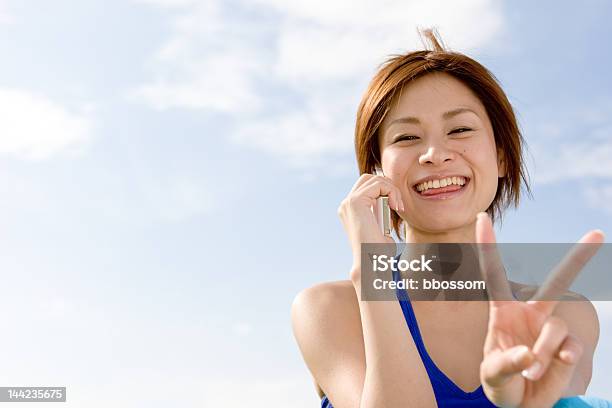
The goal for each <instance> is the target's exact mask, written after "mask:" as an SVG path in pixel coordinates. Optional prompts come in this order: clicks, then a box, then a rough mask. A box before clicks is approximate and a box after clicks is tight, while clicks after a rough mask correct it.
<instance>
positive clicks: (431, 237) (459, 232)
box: [406, 220, 476, 244]
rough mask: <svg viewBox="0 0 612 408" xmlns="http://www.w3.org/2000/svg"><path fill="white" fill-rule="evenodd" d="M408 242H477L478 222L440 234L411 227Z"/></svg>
mask: <svg viewBox="0 0 612 408" xmlns="http://www.w3.org/2000/svg"><path fill="white" fill-rule="evenodd" d="M406 242H407V243H411V244H415V243H459V242H470V243H471V242H476V221H475V220H474V222H472V223H470V224H468V225H463V226H461V227H459V228H455V229H450V230H445V231H439V232H436V231H433V232H432V231H424V230H420V229H417V228H414V227H410V226H409V227H408V230H407V233H406Z"/></svg>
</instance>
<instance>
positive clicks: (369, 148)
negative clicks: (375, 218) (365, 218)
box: [355, 29, 531, 237]
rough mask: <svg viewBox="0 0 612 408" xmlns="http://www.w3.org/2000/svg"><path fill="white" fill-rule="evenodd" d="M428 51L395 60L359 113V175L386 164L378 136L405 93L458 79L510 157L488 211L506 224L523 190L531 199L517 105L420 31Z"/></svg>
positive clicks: (430, 33)
mask: <svg viewBox="0 0 612 408" xmlns="http://www.w3.org/2000/svg"><path fill="white" fill-rule="evenodd" d="M420 34H421V35H422V38H423V39H424V42H428V43H429V46H428V47H427V44H426V48H433V49H432V50H421V51H414V52H409V53H406V54H396V55H391V56H390V58H389V59H387V60H386V61H385V62H383V64H381V66H380V67H379V69H378V71H377V72H376V74H375V75H374V78H372V80H371V81H370V84H369V85H368V88H367V89H366V92H365V93H364V95H363V97H362V99H361V102H360V103H359V108H358V109H357V123H356V126H355V153H356V155H357V163H358V166H359V174H360V175H361V174H364V173H373V171H374V166H375V165H376V164H380V162H381V159H380V150H379V146H378V130H379V128H380V126H381V124H382V122H383V120H384V119H385V117H386V115H387V114H388V113H389V111H390V110H391V104H392V102H393V101H394V99H395V97H396V95H397V94H398V93H399V92H400V90H401V89H402V87H403V86H404V85H406V84H407V83H409V82H410V81H412V80H415V79H417V78H419V77H422V76H424V75H426V74H428V73H432V72H443V73H447V74H450V75H452V76H453V77H455V78H457V79H458V80H460V81H462V82H463V83H464V84H465V85H467V86H468V87H469V88H470V89H471V90H472V92H474V93H475V94H476V96H477V97H478V99H480V101H481V102H482V104H483V105H484V107H485V109H486V112H487V115H488V116H489V120H490V121H491V125H492V127H493V134H494V138H495V145H496V147H497V149H499V150H501V151H502V152H503V153H504V161H505V166H506V175H505V177H503V178H502V179H501V180H500V181H499V184H498V186H497V191H496V193H495V197H494V198H493V201H492V202H491V205H490V206H489V208H488V209H487V213H489V215H490V216H491V218H492V219H493V220H495V219H497V218H500V219H501V215H502V212H503V211H504V210H505V209H506V208H507V207H508V206H509V205H510V204H513V205H514V207H516V206H518V203H519V198H520V190H521V184H523V186H524V188H525V189H526V191H527V193H528V194H530V193H531V190H530V188H529V182H528V180H527V176H528V174H527V168H526V166H525V163H524V159H523V149H524V148H525V141H524V139H523V136H522V135H521V131H520V129H519V126H518V123H517V120H516V116H515V115H514V110H513V109H512V105H511V104H510V102H509V101H508V98H507V97H506V94H505V93H504V91H503V90H502V88H501V86H500V85H499V83H498V81H497V79H496V78H495V76H494V75H493V74H492V73H491V72H489V70H488V69H487V68H485V67H484V66H482V65H481V64H480V63H478V62H477V61H475V60H473V59H472V58H470V57H468V56H466V55H464V54H461V53H457V52H451V51H449V50H447V49H446V48H445V47H443V45H442V41H441V40H440V38H439V35H438V34H437V32H436V31H435V30H432V29H427V30H422V31H420ZM392 216H393V228H394V229H395V232H396V233H397V235H398V237H399V236H400V234H399V223H400V218H399V216H398V215H397V214H395V213H394V212H392Z"/></svg>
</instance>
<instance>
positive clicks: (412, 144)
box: [378, 73, 504, 242]
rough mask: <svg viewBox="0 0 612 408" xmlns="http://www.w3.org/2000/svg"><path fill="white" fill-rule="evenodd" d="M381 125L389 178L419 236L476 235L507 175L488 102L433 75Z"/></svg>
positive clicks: (407, 93)
mask: <svg viewBox="0 0 612 408" xmlns="http://www.w3.org/2000/svg"><path fill="white" fill-rule="evenodd" d="M398 95H399V96H398V97H397V98H396V100H395V101H394V102H393V103H392V105H391V106H392V108H391V110H390V112H389V113H388V114H387V115H386V117H385V119H384V121H383V123H382V125H381V127H380V129H379V140H378V143H379V148H380V152H381V158H382V167H383V172H384V174H385V176H387V177H389V178H390V179H391V180H393V182H394V184H395V185H396V186H398V187H399V188H400V189H401V191H402V198H403V201H404V205H405V211H404V212H402V213H401V214H400V215H401V217H402V218H403V219H404V220H406V221H407V222H408V224H409V226H410V227H411V234H412V235H413V238H415V237H420V238H421V239H419V240H422V239H428V238H429V239H430V240H431V241H432V242H433V241H434V240H435V241H438V239H435V238H433V236H435V235H439V234H442V235H444V236H445V237H446V238H447V239H448V238H454V240H456V241H457V242H459V241H465V240H470V237H473V234H474V232H473V226H474V222H475V220H476V214H477V213H478V212H480V211H485V210H486V209H487V208H488V207H489V206H490V204H491V202H492V201H493V198H494V197H495V193H496V191H497V184H498V177H503V176H504V169H503V167H504V166H503V161H502V157H501V155H500V157H499V158H498V154H497V152H496V147H495V139H494V136H493V128H492V126H491V122H490V121H489V117H488V115H487V113H486V110H485V107H484V106H483V105H482V103H481V101H480V100H479V99H478V97H477V96H476V95H475V94H474V93H473V92H472V91H471V90H470V89H469V88H468V87H467V86H466V85H464V84H463V83H462V82H461V81H459V80H458V79H456V78H454V77H453V76H451V75H449V74H445V73H431V74H427V75H425V76H423V77H420V78H418V79H416V80H414V81H412V82H410V83H409V84H408V85H406V86H404V88H403V89H402V92H400V93H399V94H398Z"/></svg>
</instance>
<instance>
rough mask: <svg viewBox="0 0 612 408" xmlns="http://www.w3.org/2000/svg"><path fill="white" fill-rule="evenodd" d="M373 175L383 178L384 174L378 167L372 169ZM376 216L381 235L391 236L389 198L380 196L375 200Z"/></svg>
mask: <svg viewBox="0 0 612 408" xmlns="http://www.w3.org/2000/svg"><path fill="white" fill-rule="evenodd" d="M374 174H375V175H377V176H384V173H383V171H382V169H381V168H380V166H375V167H374ZM376 215H377V220H378V225H379V226H380V230H381V232H382V233H383V235H385V236H387V237H390V236H391V210H390V209H389V197H388V196H380V198H377V199H376Z"/></svg>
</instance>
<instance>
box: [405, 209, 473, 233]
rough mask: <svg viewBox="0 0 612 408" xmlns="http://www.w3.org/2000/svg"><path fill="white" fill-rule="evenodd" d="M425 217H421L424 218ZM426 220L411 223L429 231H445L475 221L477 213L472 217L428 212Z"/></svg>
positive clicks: (462, 226)
mask: <svg viewBox="0 0 612 408" xmlns="http://www.w3.org/2000/svg"><path fill="white" fill-rule="evenodd" d="M422 219H423V218H421V220H422ZM425 219H426V220H427V221H426V222H418V223H409V224H410V225H411V226H412V227H414V228H417V229H420V230H422V231H425V232H429V233H443V232H447V231H451V230H456V229H461V228H464V227H466V226H468V225H470V224H472V223H473V222H474V219H476V215H474V217H473V218H470V217H468V216H466V215H463V216H457V213H455V214H449V213H446V214H444V215H442V214H433V213H430V214H428V216H427V218H425Z"/></svg>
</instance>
